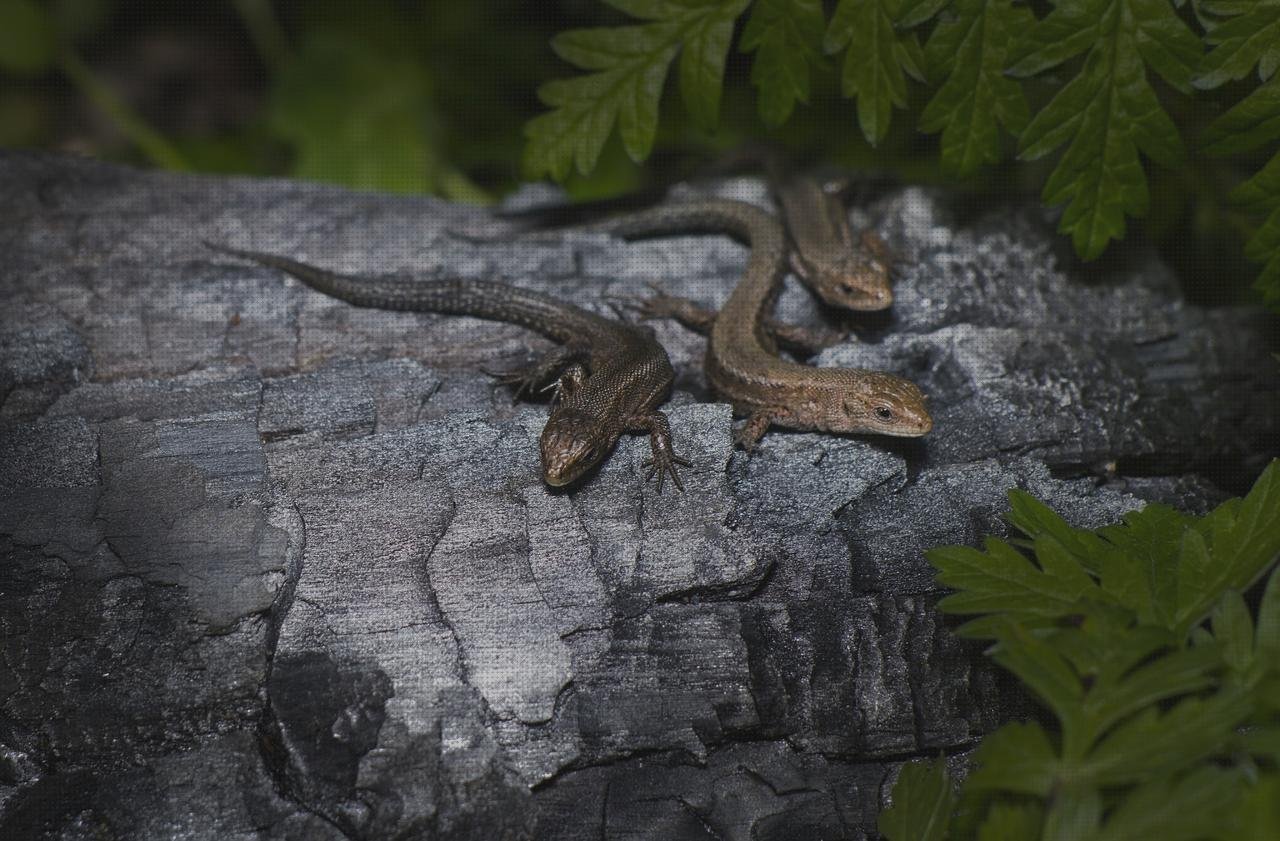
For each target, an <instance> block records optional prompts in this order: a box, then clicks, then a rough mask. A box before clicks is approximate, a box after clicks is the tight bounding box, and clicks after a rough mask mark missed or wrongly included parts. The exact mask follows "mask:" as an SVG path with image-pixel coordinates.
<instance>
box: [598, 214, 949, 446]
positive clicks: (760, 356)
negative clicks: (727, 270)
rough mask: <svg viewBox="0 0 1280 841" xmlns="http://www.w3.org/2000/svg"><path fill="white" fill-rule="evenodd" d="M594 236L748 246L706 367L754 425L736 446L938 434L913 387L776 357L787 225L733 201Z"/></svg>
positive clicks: (629, 218)
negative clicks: (765, 439) (791, 437)
mask: <svg viewBox="0 0 1280 841" xmlns="http://www.w3.org/2000/svg"><path fill="white" fill-rule="evenodd" d="M587 229H588V230H596V231H607V232H609V233H612V234H615V235H617V236H621V237H624V238H628V239H631V238H639V237H647V236H654V235H659V234H689V233H696V232H711V233H721V232H728V233H730V234H732V235H733V236H736V237H738V238H740V239H743V240H746V241H747V242H749V243H750V246H751V256H750V259H749V260H748V263H747V270H746V273H745V274H744V276H743V278H742V280H741V281H740V282H739V283H738V285H737V287H735V288H734V290H733V293H732V294H731V295H730V296H729V300H728V301H727V302H726V303H725V305H724V308H723V309H721V310H720V312H719V313H718V314H714V316H713V317H714V323H713V324H712V327H711V341H710V343H709V344H708V347H707V357H706V364H705V369H706V373H707V378H708V380H709V381H710V383H711V385H712V387H714V388H715V389H716V391H718V392H719V393H720V394H722V395H724V397H726V398H727V399H728V400H729V402H730V403H732V404H733V407H734V409H735V410H737V411H738V412H739V413H742V414H746V415H748V420H747V423H746V425H745V426H744V427H743V428H742V429H741V430H740V431H739V432H738V434H737V435H736V436H735V442H736V443H737V444H738V445H739V446H741V447H743V448H744V449H746V450H751V449H753V448H754V447H755V445H756V443H757V442H758V441H759V440H760V437H761V436H762V435H764V433H765V430H767V429H768V428H769V426H770V425H772V424H777V425H779V426H786V427H790V428H793V429H809V430H819V431H823V432H866V433H875V434H879V435H895V436H904V437H915V436H920V435H924V434H925V433H927V432H928V431H929V430H930V429H932V428H933V420H932V419H931V418H930V417H929V412H928V410H927V409H926V408H925V397H924V394H923V393H922V392H921V391H920V389H919V388H918V387H917V386H916V385H915V384H914V383H912V382H909V381H907V380H904V379H903V378H901V377H898V376H894V375H892V374H886V373H881V372H877V371H866V370H861V369H848V368H813V367H809V366H806V365H797V364H795V363H793V362H788V361H786V360H784V359H781V358H779V357H778V354H777V347H776V345H775V344H774V340H773V337H772V336H771V335H770V333H769V331H768V330H767V329H766V328H765V326H764V324H765V319H766V318H767V317H768V316H769V315H770V313H771V311H772V309H773V305H774V302H775V300H776V298H777V294H778V291H779V288H780V281H781V279H782V275H783V273H784V271H785V269H786V259H787V258H786V254H787V248H786V239H785V236H784V234H783V231H782V227H781V225H780V224H779V223H778V221H777V220H776V219H775V218H774V217H773V216H772V215H770V214H769V213H768V212H766V211H764V210H762V209H760V208H758V207H756V206H755V205H752V204H747V203H746V202H739V201H730V200H725V199H714V200H707V201H687V202H678V203H672V204H666V205H660V206H658V207H654V208H650V209H647V210H642V211H638V212H636V213H629V214H625V215H623V216H618V217H614V218H611V219H606V220H603V221H602V222H597V223H595V224H592V225H590V226H588V227H587ZM668 300H669V301H677V302H678V301H680V300H681V299H668ZM647 314H648V315H651V316H652V315H668V314H670V315H675V316H677V317H679V316H680V313H679V312H668V311H666V310H665V309H664V307H663V305H662V304H661V302H659V304H658V305H656V306H654V305H650V306H649V307H648V308H647Z"/></svg>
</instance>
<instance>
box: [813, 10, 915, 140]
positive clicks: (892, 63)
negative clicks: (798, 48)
mask: <svg viewBox="0 0 1280 841" xmlns="http://www.w3.org/2000/svg"><path fill="white" fill-rule="evenodd" d="M919 5H921V4H920V3H905V4H904V3H902V2H901V0H840V4H839V5H838V6H836V12H835V15H833V16H832V18H831V24H830V25H829V26H828V27H827V34H826V35H825V36H824V37H823V39H822V48H823V49H824V50H825V51H826V52H828V53H837V52H839V51H840V50H841V49H845V58H844V69H843V71H842V72H841V74H840V86H841V89H842V90H843V91H844V95H845V96H851V97H852V96H856V97H857V98H858V124H859V125H860V126H861V127H862V134H863V136H864V137H866V138H867V141H868V142H869V143H871V144H873V145H874V144H876V143H879V142H880V141H881V140H883V139H884V136H885V135H886V134H887V133H888V131H889V118H890V115H891V114H892V112H893V109H894V108H895V107H897V108H902V107H903V106H905V105H906V104H907V75H910V76H912V77H913V78H915V79H917V80H919V81H924V53H923V51H922V50H921V49H920V42H919V41H918V40H917V39H916V36H915V33H914V32H910V31H903V30H904V29H906V27H905V26H904V25H903V21H902V19H901V12H902V11H903V10H904V7H905V10H906V11H912V10H913V8H914V7H916V6H919ZM939 5H940V4H938V3H933V4H932V5H931V6H929V8H933V9H936V7H937V6H939ZM917 17H918V16H917ZM846 47H847V49H846Z"/></svg>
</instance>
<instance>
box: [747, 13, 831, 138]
mask: <svg viewBox="0 0 1280 841" xmlns="http://www.w3.org/2000/svg"><path fill="white" fill-rule="evenodd" d="M825 26H826V18H824V17H823V14H822V3H821V0H757V2H756V5H755V8H754V9H752V11H751V17H750V18H749V19H748V20H747V25H746V28H745V29H744V30H743V31H742V43H741V49H742V50H743V51H744V52H752V51H754V52H755V53H756V57H755V61H754V62H753V63H752V65H751V82H752V84H754V85H755V86H756V87H757V88H758V89H759V92H760V93H759V110H760V118H761V119H763V120H764V121H765V123H767V124H768V125H770V126H780V125H782V124H783V123H784V122H786V121H787V118H788V117H790V116H791V112H792V110H793V109H794V108H795V104H796V103H797V102H803V103H806V104H807V103H808V102H809V78H810V67H811V66H813V65H817V64H818V63H819V62H820V61H821V60H822V31H823V29H824V28H825Z"/></svg>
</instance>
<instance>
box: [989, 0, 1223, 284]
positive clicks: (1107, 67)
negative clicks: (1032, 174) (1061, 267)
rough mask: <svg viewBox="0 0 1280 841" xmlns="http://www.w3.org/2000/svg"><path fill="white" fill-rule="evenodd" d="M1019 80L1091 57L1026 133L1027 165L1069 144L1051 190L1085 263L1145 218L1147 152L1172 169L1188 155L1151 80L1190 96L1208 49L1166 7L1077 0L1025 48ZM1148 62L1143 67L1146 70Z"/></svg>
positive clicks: (1140, 0) (1017, 64) (1048, 197)
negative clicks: (1131, 221) (1133, 220)
mask: <svg viewBox="0 0 1280 841" xmlns="http://www.w3.org/2000/svg"><path fill="white" fill-rule="evenodd" d="M1019 46H1020V50H1019V54H1018V55H1016V56H1015V61H1014V63H1013V65H1012V67H1011V68H1010V69H1011V72H1013V73H1015V74H1017V75H1021V76H1029V75H1033V74H1036V73H1040V72H1043V71H1045V70H1049V69H1051V68H1054V67H1057V66H1059V65H1061V64H1062V63H1064V62H1066V61H1067V60H1069V59H1072V58H1074V57H1076V56H1077V55H1080V54H1081V53H1085V54H1086V55H1085V61H1084V66H1083V67H1082V69H1081V70H1080V72H1079V74H1078V75H1076V77H1075V78H1074V79H1072V80H1071V81H1070V82H1068V83H1067V84H1066V86H1065V87H1063V88H1062V90H1061V91H1059V92H1058V94H1057V95H1056V96H1055V97H1054V98H1053V99H1052V100H1051V101H1050V102H1049V104H1048V105H1046V106H1045V107H1044V108H1043V109H1041V110H1040V112H1039V113H1038V114H1036V116H1035V118H1034V119H1033V120H1032V121H1031V123H1030V125H1028V126H1027V128H1026V130H1025V131H1023V132H1022V136H1021V139H1020V147H1021V150H1022V151H1021V155H1022V157H1023V158H1026V159H1030V160H1034V159H1036V158H1040V157H1043V156H1045V155H1047V154H1049V153H1050V152H1052V151H1053V150H1055V149H1057V148H1058V147H1059V146H1061V145H1062V144H1064V143H1066V144H1067V150H1066V152H1065V153H1063V155H1062V158H1061V160H1059V162H1058V165H1057V167H1056V168H1055V169H1054V171H1053V174H1052V175H1050V176H1049V180H1048V182H1047V183H1046V184H1045V187H1044V193H1043V196H1044V200H1045V202H1046V203H1048V204H1066V209H1065V210H1064V212H1063V215H1062V221H1061V223H1060V225H1059V230H1060V231H1062V232H1063V233H1069V234H1071V237H1072V240H1073V242H1074V243H1075V247H1076V251H1077V252H1079V254H1080V255H1081V256H1082V257H1084V258H1085V259H1091V258H1093V257H1097V256H1098V255H1099V254H1101V253H1102V251H1103V249H1104V248H1106V245H1107V243H1108V242H1109V241H1110V240H1112V239H1113V238H1116V237H1121V236H1123V235H1124V232H1125V216H1126V215H1129V216H1141V215H1144V214H1145V213H1146V210H1147V203H1148V194H1147V182H1146V175H1145V174H1144V173H1143V171H1142V163H1141V161H1140V160H1139V158H1138V152H1139V151H1141V152H1143V153H1145V154H1146V155H1147V156H1149V157H1151V158H1152V159H1154V160H1156V161H1158V162H1160V163H1162V164H1164V165H1165V166H1170V167H1172V166H1176V165H1177V164H1178V163H1179V162H1180V161H1181V160H1182V157H1183V155H1184V150H1183V146H1182V142H1181V140H1180V138H1179V135H1178V129H1177V127H1176V126H1174V124H1173V121H1172V120H1170V119H1169V116H1168V115H1167V114H1166V113H1165V112H1164V109H1162V108H1161V107H1160V103H1159V101H1158V100H1157V99H1156V95H1155V91H1153V90H1152V88H1151V85H1150V83H1149V81H1148V79H1147V73H1146V66H1145V65H1150V66H1151V68H1152V69H1153V70H1155V71H1156V72H1157V73H1159V74H1160V75H1161V76H1162V77H1163V78H1164V79H1165V81H1167V82H1169V83H1170V84H1171V85H1173V86H1174V87H1175V88H1178V89H1180V90H1185V89H1187V88H1188V87H1189V85H1190V81H1191V75H1192V73H1193V72H1194V71H1195V66H1196V62H1197V61H1198V60H1199V58H1200V52H1201V49H1200V42H1199V40H1198V39H1197V38H1196V37H1195V35H1193V34H1192V32H1191V30H1190V29H1188V28H1187V27H1186V25H1185V24H1183V23H1182V21H1181V20H1179V19H1178V17H1177V16H1176V15H1175V14H1174V12H1173V9H1172V8H1171V7H1170V6H1169V4H1168V3H1166V2H1163V0H1069V1H1068V2H1061V3H1059V4H1058V5H1057V7H1056V8H1055V9H1054V11H1053V12H1052V13H1050V14H1049V16H1048V17H1046V18H1045V19H1044V20H1042V21H1040V22H1039V23H1037V24H1036V26H1035V27H1034V28H1032V30H1031V32H1030V33H1029V34H1028V35H1027V37H1026V38H1025V39H1023V40H1022V42H1021V43H1020V45H1019ZM1144 62H1145V65H1144Z"/></svg>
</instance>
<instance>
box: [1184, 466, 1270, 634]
mask: <svg viewBox="0 0 1280 841" xmlns="http://www.w3.org/2000/svg"><path fill="white" fill-rule="evenodd" d="M1220 508H1221V506H1220ZM1230 510H1233V511H1234V517H1231V518H1225V517H1221V516H1219V517H1218V518H1216V519H1215V520H1214V522H1215V528H1214V534H1213V538H1212V540H1213V542H1212V554H1211V555H1210V553H1209V550H1208V548H1207V546H1205V545H1204V541H1203V540H1201V541H1200V542H1199V544H1193V545H1190V546H1189V544H1188V543H1187V542H1186V541H1184V543H1183V547H1184V550H1189V551H1190V555H1186V554H1184V557H1183V558H1182V560H1181V561H1180V564H1179V569H1178V582H1179V588H1178V589H1179V592H1178V621H1179V625H1180V627H1181V628H1182V629H1183V630H1184V632H1185V631H1186V630H1190V628H1191V627H1192V626H1193V625H1195V624H1198V623H1199V622H1200V621H1201V620H1202V619H1203V618H1204V616H1205V615H1206V614H1207V613H1208V612H1209V610H1210V608H1211V607H1212V606H1213V605H1214V603H1216V602H1217V600H1218V599H1219V598H1220V597H1221V595H1222V593H1223V592H1225V591H1226V590H1228V589H1236V590H1241V591H1243V590H1245V589H1246V588H1248V586H1249V585H1250V584H1252V583H1253V582H1254V581H1255V580H1257V578H1258V577H1259V576H1260V575H1262V574H1263V573H1264V572H1266V570H1267V569H1268V568H1269V567H1270V566H1271V565H1272V564H1274V563H1275V562H1276V560H1277V558H1280V461H1273V462H1271V463H1270V464H1269V465H1267V467H1266V469H1265V470H1263V471H1262V475H1261V476H1260V477H1259V478H1258V481H1257V482H1255V483H1254V485H1253V488H1252V489H1251V490H1250V491H1249V493H1248V495H1247V496H1245V498H1244V499H1243V500H1241V501H1240V503H1239V505H1238V506H1235V507H1234V508H1233V509H1230ZM1214 513H1215V514H1216V513H1217V512H1216V511H1215V512H1214ZM1210 516H1211V517H1212V516H1213V515H1210ZM1191 534H1198V532H1193V531H1189V532H1188V535H1191ZM1184 567H1186V570H1185V571H1184ZM1193 576H1194V577H1193ZM1184 587H1185V588H1186V591H1185V592H1184Z"/></svg>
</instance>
